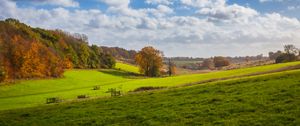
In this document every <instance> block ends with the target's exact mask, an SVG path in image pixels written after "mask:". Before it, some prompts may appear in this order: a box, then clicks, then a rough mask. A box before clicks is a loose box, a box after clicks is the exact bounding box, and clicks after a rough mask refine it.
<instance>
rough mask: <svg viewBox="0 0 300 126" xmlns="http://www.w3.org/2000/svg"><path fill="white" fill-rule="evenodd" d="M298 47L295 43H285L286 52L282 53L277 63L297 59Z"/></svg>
mask: <svg viewBox="0 0 300 126" xmlns="http://www.w3.org/2000/svg"><path fill="white" fill-rule="evenodd" d="M297 53H298V49H297V48H296V47H295V46H294V45H285V46H284V53H282V54H280V55H279V56H278V57H277V58H276V60H275V62H276V63H285V62H292V61H296V60H297V56H296V55H297Z"/></svg>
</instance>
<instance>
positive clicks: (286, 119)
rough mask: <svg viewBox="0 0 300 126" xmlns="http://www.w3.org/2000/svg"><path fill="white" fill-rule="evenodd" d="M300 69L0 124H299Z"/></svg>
mask: <svg viewBox="0 0 300 126" xmlns="http://www.w3.org/2000/svg"><path fill="white" fill-rule="evenodd" d="M299 113H300V70H294V71H289V72H281V73H276V74H269V75H261V76H255V77H247V78H244V79H234V80H227V81H221V82H215V83H207V84H205V85H197V86H192V87H185V88H177V89H172V90H165V91H156V92H146V93H139V94H132V95H127V96H123V97H116V98H107V99H95V100H87V101H82V102H74V103H65V104H59V105H50V106H44V107H35V108H28V109H16V110H11V111H1V112H0V125H3V126H5V125H15V126H17V125H249V126H253V125H299V124H300V115H299Z"/></svg>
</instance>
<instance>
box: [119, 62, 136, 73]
mask: <svg viewBox="0 0 300 126" xmlns="http://www.w3.org/2000/svg"><path fill="white" fill-rule="evenodd" d="M115 68H116V69H118V70H121V71H127V72H131V73H135V74H139V73H140V72H139V68H138V67H136V66H133V65H129V64H126V63H120V62H117V63H116V66H115Z"/></svg>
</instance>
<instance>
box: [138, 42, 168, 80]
mask: <svg viewBox="0 0 300 126" xmlns="http://www.w3.org/2000/svg"><path fill="white" fill-rule="evenodd" d="M135 61H136V63H137V64H138V65H139V68H140V72H141V73H143V74H144V75H146V76H150V77H155V76H159V75H160V70H161V68H162V66H163V54H162V52H161V51H159V50H157V49H155V48H153V47H151V46H147V47H144V48H143V49H142V50H141V51H139V52H138V53H137V54H136V56H135Z"/></svg>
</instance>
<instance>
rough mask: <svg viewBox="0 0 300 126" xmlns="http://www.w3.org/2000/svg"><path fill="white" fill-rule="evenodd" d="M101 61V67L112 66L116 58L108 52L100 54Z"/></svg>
mask: <svg viewBox="0 0 300 126" xmlns="http://www.w3.org/2000/svg"><path fill="white" fill-rule="evenodd" d="M101 63H103V64H102V66H101V67H102V68H113V67H115V64H116V60H115V58H114V57H113V56H112V55H110V54H103V55H102V56H101Z"/></svg>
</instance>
